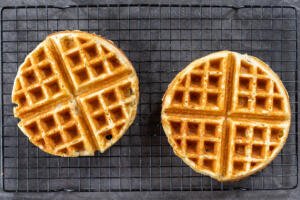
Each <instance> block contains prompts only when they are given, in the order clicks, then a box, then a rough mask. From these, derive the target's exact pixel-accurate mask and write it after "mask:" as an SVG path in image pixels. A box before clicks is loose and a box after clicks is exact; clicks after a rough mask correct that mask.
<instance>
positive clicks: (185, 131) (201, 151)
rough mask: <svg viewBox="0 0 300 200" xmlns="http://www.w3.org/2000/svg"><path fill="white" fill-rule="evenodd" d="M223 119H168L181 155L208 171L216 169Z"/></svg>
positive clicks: (217, 168)
mask: <svg viewBox="0 0 300 200" xmlns="http://www.w3.org/2000/svg"><path fill="white" fill-rule="evenodd" d="M223 121H224V119H219V120H214V119H206V120H205V119H204V120H198V121H189V120H188V119H186V120H184V121H183V122H180V121H178V120H176V118H175V119H174V120H172V119H169V123H170V127H171V129H172V131H171V132H172V139H173V141H174V142H175V143H176V144H177V147H178V150H179V151H178V153H179V154H181V151H182V152H183V153H182V155H187V158H188V159H190V160H192V161H193V162H194V163H195V164H196V166H201V168H204V169H205V170H206V171H208V172H210V171H211V172H215V171H218V170H219V167H218V166H219V165H218V166H217V162H218V160H219V159H220V152H221V135H222V127H223ZM176 150H177V149H175V151H176Z"/></svg>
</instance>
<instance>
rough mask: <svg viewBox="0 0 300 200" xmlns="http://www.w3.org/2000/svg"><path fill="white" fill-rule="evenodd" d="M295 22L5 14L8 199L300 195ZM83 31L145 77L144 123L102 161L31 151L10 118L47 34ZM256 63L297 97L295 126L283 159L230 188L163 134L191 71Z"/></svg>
mask: <svg viewBox="0 0 300 200" xmlns="http://www.w3.org/2000/svg"><path fill="white" fill-rule="evenodd" d="M296 26H297V13H296V9H295V8H293V7H284V6H282V7H277V6H276V7H271V6H267V7H260V6H243V7H231V6H205V5H202V6H201V5H169V4H168V5H146V4H145V5H144V4H134V5H133V4H132V5H130V4H129V5H98V6H97V5H89V6H68V7H65V8H60V7H54V6H28V7H5V8H3V9H2V12H1V30H2V32H1V48H2V51H1V58H2V59H1V61H2V62H1V90H2V95H1V102H0V103H1V120H2V123H1V124H2V126H1V141H2V148H1V157H2V160H1V174H2V183H1V186H2V188H3V190H4V191H10V192H15V191H22V192H40V191H60V190H65V191H175V190H194V191H195V190H197V191H199V190H200V191H201V190H234V189H245V190H262V189H265V190H266V189H291V188H295V187H296V186H297V180H298V164H297V163H298V162H297V157H298V156H297V127H298V107H297V103H298V100H297V91H298V89H297V84H298V82H299V80H298V78H297V70H298V67H297V27H296ZM68 29H69V30H73V29H80V30H83V31H88V32H95V33H97V34H100V35H103V36H105V37H107V38H109V39H111V40H113V41H114V42H115V43H116V44H117V45H118V46H119V47H120V48H121V49H123V50H124V51H125V52H126V54H127V56H128V57H129V58H130V60H131V61H132V62H133V65H134V66H135V68H136V71H137V72H138V76H139V79H140V92H141V94H140V105H139V108H138V115H137V118H136V120H135V122H134V124H133V125H132V126H131V128H130V129H129V130H128V131H127V133H126V134H125V135H124V136H123V138H122V139H121V140H120V141H119V142H118V143H117V144H116V145H114V146H113V147H112V148H110V149H109V150H108V151H107V152H105V153H104V154H102V155H101V154H99V153H97V154H96V156H94V157H80V158H60V157H54V156H51V155H48V154H46V153H44V152H42V151H40V150H39V149H38V148H36V147H34V146H33V145H31V143H29V142H28V140H27V138H26V137H25V136H24V135H23V134H22V133H21V132H20V131H19V130H18V128H17V126H16V124H17V119H15V118H14V117H13V115H12V107H13V105H12V104H11V100H10V99H11V90H12V84H13V81H14V77H15V75H16V72H17V69H18V66H19V65H20V64H21V63H22V62H23V60H24V58H25V56H26V55H27V54H28V53H29V52H30V51H31V50H32V49H33V48H34V47H35V46H36V45H37V44H38V43H39V42H40V41H41V40H43V39H44V38H45V37H46V36H47V35H48V34H49V33H52V32H54V31H58V30H68ZM223 49H228V50H233V51H238V52H241V53H248V54H250V55H254V56H257V57H259V58H261V59H262V60H264V61H266V62H267V63H269V64H270V66H271V67H272V69H273V70H274V71H276V72H277V73H278V75H279V76H280V77H281V80H282V81H283V83H284V85H285V87H286V88H287V90H288V93H289V95H290V102H291V108H292V124H291V129H290V134H289V138H288V140H287V143H286V145H285V146H284V149H283V150H282V151H281V153H280V154H279V155H278V156H277V158H276V159H275V160H274V161H273V162H272V164H270V165H269V166H268V167H267V168H265V169H264V170H262V171H261V172H259V173H257V174H255V175H253V176H251V177H250V178H247V179H245V180H243V181H240V182H236V183H226V184H222V183H219V182H216V181H214V180H212V179H211V178H209V177H207V176H202V175H200V174H197V173H195V172H193V171H192V170H191V169H190V168H189V167H187V166H186V165H185V164H184V163H183V162H182V161H181V160H180V159H179V158H177V157H176V156H175V155H174V154H173V152H172V149H171V148H170V146H169V144H168V143H167V138H166V137H165V135H164V132H163V130H162V127H161V124H160V109H161V99H162V95H163V93H164V91H165V90H166V87H167V85H168V84H169V83H170V81H171V80H172V79H173V77H174V76H175V74H176V73H177V72H178V71H180V70H181V69H183V67H185V66H186V65H187V64H188V63H189V62H190V61H192V60H194V59H196V58H199V57H201V56H204V55H206V54H208V53H210V52H214V51H218V50H223Z"/></svg>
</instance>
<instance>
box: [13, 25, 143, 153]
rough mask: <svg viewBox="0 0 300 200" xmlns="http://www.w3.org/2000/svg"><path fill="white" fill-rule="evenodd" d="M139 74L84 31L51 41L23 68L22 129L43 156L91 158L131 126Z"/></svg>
mask: <svg viewBox="0 0 300 200" xmlns="http://www.w3.org/2000/svg"><path fill="white" fill-rule="evenodd" d="M138 90H139V89H138V78H137V75H136V72H135V70H134V68H133V66H132V64H131V63H130V62H129V60H128V59H127V57H126V56H125V54H124V53H123V52H122V51H121V50H120V49H118V48H117V47H116V46H115V45H114V44H113V43H112V42H111V41H108V40H106V39H104V38H102V37H100V36H97V35H95V34H89V33H85V32H81V31H63V32H57V33H54V34H51V35H49V36H48V37H47V38H46V39H45V40H44V41H43V42H41V43H40V44H39V45H38V46H37V47H36V48H35V49H34V50H33V51H32V52H31V53H30V54H29V55H28V56H27V57H26V58H25V61H24V63H23V64H22V65H21V66H20V68H19V70H18V73H17V76H16V79H15V82H14V86H13V91H12V102H13V103H16V104H17V106H16V107H15V108H14V115H15V117H18V118H20V122H19V124H18V126H19V127H20V129H21V130H22V131H23V133H24V134H25V135H26V136H27V137H28V138H29V140H30V141H31V142H32V143H33V144H35V145H36V146H38V147H39V148H40V149H42V150H43V151H45V152H47V153H50V154H54V155H58V156H81V155H93V154H94V152H95V151H96V150H99V151H100V152H104V151H105V150H106V149H107V148H109V147H110V146H111V145H113V144H114V143H115V142H117V141H118V140H119V139H120V138H121V137H122V135H123V134H124V133H125V131H126V130H127V129H128V127H129V126H130V125H131V124H132V122H133V120H134V118H135V116H136V110H137V104H138V98H139V91H138Z"/></svg>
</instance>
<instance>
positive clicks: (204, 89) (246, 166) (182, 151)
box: [161, 51, 291, 181]
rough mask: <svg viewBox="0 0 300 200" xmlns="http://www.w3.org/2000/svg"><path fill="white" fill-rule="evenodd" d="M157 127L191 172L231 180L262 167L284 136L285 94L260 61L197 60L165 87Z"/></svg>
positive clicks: (226, 54)
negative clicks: (158, 125)
mask: <svg viewBox="0 0 300 200" xmlns="http://www.w3.org/2000/svg"><path fill="white" fill-rule="evenodd" d="M161 115H162V125H163V128H164V131H165V133H166V135H167V137H168V141H169V143H170V145H171V146H172V147H173V150H174V152H175V154H176V155H177V156H179V157H180V158H181V159H182V160H183V161H184V162H185V163H186V164H188V165H189V166H190V167H191V168H192V169H194V170H195V171H196V172H199V173H203V174H206V175H209V176H211V177H212V178H214V179H217V180H219V181H234V180H240V179H242V178H244V177H247V176H249V175H251V174H253V173H255V172H257V171H259V170H261V169H263V168H264V167H266V166H267V165H268V164H269V163H270V162H271V161H272V160H273V159H274V158H275V157H276V155H277V154H278V153H279V151H280V150H281V149H282V147H283V145H284V143H285V141H286V139H287V137H288V132H289V127H290V119H291V111H290V105H289V97H288V93H287V91H286V90H285V88H284V86H283V84H282V82H281V81H280V79H279V77H278V76H277V75H276V74H275V73H274V72H273V71H272V70H271V68H270V67H269V66H268V65H267V64H265V63H264V62H263V61H261V60H259V59H257V58H255V57H253V56H249V55H241V54H239V53H235V52H230V51H221V52H216V53H213V54H210V55H208V56H205V57H203V58H200V59H197V60H195V61H193V62H192V63H190V64H189V65H188V66H187V67H186V68H185V69H183V70H182V71H181V72H180V73H179V74H177V76H176V77H175V78H174V80H173V81H172V82H171V84H170V85H169V87H168V89H167V91H166V93H165V95H164V98H163V105H162V113H161Z"/></svg>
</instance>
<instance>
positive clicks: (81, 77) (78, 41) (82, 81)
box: [57, 36, 124, 92]
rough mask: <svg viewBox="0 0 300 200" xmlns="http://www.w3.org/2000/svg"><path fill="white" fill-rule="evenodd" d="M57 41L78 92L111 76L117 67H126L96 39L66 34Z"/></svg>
mask: <svg viewBox="0 0 300 200" xmlns="http://www.w3.org/2000/svg"><path fill="white" fill-rule="evenodd" d="M57 43H58V44H59V47H60V48H59V49H60V52H61V53H62V54H63V57H64V60H66V61H67V62H66V65H67V66H68V67H67V70H68V73H69V76H70V77H71V79H72V81H73V86H74V87H75V91H76V92H78V91H79V90H80V89H81V88H82V87H84V86H86V85H90V84H94V83H95V81H96V80H103V79H104V78H107V76H111V75H112V74H114V73H116V70H117V69H119V70H122V68H124V65H122V63H121V62H120V61H119V59H118V58H117V57H116V55H115V54H114V53H113V52H111V51H109V50H108V49H107V48H106V47H104V46H103V45H101V44H97V43H96V42H95V41H94V40H89V39H88V38H84V37H74V38H70V37H68V36H66V37H62V38H59V42H57Z"/></svg>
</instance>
